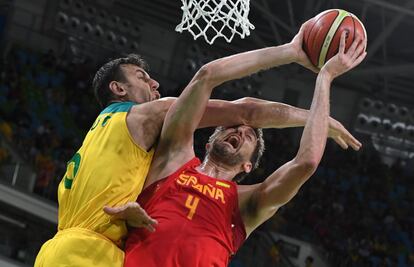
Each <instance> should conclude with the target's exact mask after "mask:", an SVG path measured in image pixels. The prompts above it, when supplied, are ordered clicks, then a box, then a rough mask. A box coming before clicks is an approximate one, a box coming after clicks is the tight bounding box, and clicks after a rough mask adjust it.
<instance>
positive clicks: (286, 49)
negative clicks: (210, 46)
mask: <svg viewBox="0 0 414 267" xmlns="http://www.w3.org/2000/svg"><path fill="white" fill-rule="evenodd" d="M299 35H303V28H302V29H301V31H300V32H299ZM295 38H296V39H294V41H292V42H291V43H289V44H286V45H281V46H276V47H270V48H264V49H258V50H254V51H250V52H245V53H240V54H236V55H233V56H229V57H225V58H221V59H217V60H214V61H212V62H210V63H208V64H206V65H204V66H202V67H201V69H200V70H199V71H198V72H197V73H196V75H195V76H194V78H193V79H192V80H191V81H190V83H189V84H188V85H187V87H186V88H185V89H184V91H183V92H182V93H181V95H180V97H179V98H178V99H177V100H176V101H175V102H174V103H173V104H172V105H171V107H170V109H169V110H168V112H167V115H166V118H165V120H164V125H163V128H162V130H161V136H160V140H159V143H158V146H157V151H156V155H155V157H154V161H153V162H152V167H151V170H150V173H149V176H148V178H147V182H146V185H148V184H151V183H153V182H154V181H156V180H157V179H160V177H165V176H167V175H169V174H170V173H172V172H173V171H175V170H176V169H177V168H178V167H179V166H181V165H182V164H183V163H185V162H186V161H188V160H189V159H190V158H192V157H194V151H193V147H192V144H193V133H194V131H195V130H196V129H197V127H198V125H199V124H200V121H201V119H202V117H203V114H204V112H205V110H206V106H207V103H208V100H209V98H210V95H211V93H212V90H213V88H215V87H216V86H218V85H220V84H221V83H223V82H226V81H229V80H234V79H238V78H241V77H243V76H247V75H250V74H253V73H255V72H258V71H260V70H263V69H268V68H270V67H275V66H278V65H282V64H288V63H291V62H301V59H299V58H298V55H299V54H300V53H298V52H297V51H296V50H295V49H301V48H300V46H298V45H297V42H298V41H297V40H298V39H297V37H295Z"/></svg>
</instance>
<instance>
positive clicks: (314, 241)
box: [0, 0, 414, 267]
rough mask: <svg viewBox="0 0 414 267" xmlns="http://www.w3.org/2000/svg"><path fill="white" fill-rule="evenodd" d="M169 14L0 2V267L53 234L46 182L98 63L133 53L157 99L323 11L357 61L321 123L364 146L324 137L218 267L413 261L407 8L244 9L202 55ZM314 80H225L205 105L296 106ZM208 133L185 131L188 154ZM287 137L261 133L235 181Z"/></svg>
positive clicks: (89, 98) (318, 5)
mask: <svg viewBox="0 0 414 267" xmlns="http://www.w3.org/2000/svg"><path fill="white" fill-rule="evenodd" d="M180 5H181V4H180V2H179V1H178V0H174V1H172V0H168V1H167V0H152V1H148V0H135V1H127V0H107V1H106V0H93V1H75V0H74V1H70V0H63V1H52V0H32V1H31V0H2V1H0V40H1V42H0V49H1V56H0V236H1V238H0V266H5V267H8V266H32V265H33V262H34V258H35V256H36V253H37V251H38V250H39V248H40V246H41V244H42V243H43V242H44V241H45V240H47V239H48V238H50V237H52V236H53V234H54V233H55V231H56V221H57V204H56V187H57V184H58V183H59V180H60V179H61V176H62V175H63V173H64V169H65V165H66V161H67V160H68V159H70V158H71V156H72V154H73V153H74V151H76V150H77V148H78V147H79V146H80V143H81V141H82V139H83V136H84V135H85V133H86V131H87V130H88V129H89V127H90V126H91V124H92V121H93V120H94V118H95V116H96V115H97V114H98V112H99V108H98V105H97V103H96V101H95V99H94V97H93V94H92V92H91V86H90V85H91V78H92V77H93V74H94V73H95V71H96V69H97V66H99V65H100V64H101V63H103V62H105V61H106V60H107V59H109V58H114V57H116V56H119V55H124V54H127V53H130V52H135V53H139V54H142V55H143V56H144V57H145V58H146V59H147V60H148V62H149V63H150V66H151V75H152V76H153V77H154V78H155V79H157V80H158V81H159V82H160V84H161V87H160V91H161V93H162V95H164V96H178V94H179V93H180V91H181V90H182V88H183V87H184V86H185V85H186V83H187V82H188V81H189V80H190V78H191V76H192V75H193V74H194V73H195V71H196V70H197V69H198V68H199V67H200V66H201V65H202V64H204V63H206V62H208V61H210V60H212V59H215V58H218V57H222V56H225V55H229V54H232V53H236V52H241V51H246V50H249V49H255V48H261V47H265V46H271V45H277V44H282V43H285V42H289V41H290V39H291V38H292V37H293V35H294V34H295V32H296V31H297V29H298V28H299V26H300V24H301V22H303V21H305V20H306V19H309V18H311V17H312V16H314V15H316V14H317V13H319V12H320V11H323V10H325V9H329V8H342V9H346V10H348V11H351V12H353V13H354V14H356V15H357V16H359V17H360V19H361V20H362V21H363V23H364V24H365V26H366V29H367V32H368V38H369V41H368V53H369V54H368V57H367V59H366V60H365V61H364V62H363V64H361V66H359V67H358V68H357V69H356V70H353V71H352V72H350V73H349V74H346V75H344V76H343V77H341V78H339V79H338V80H337V81H335V83H334V86H333V89H332V97H331V99H332V100H331V111H332V115H333V116H334V117H335V118H337V119H338V120H340V121H341V122H343V124H344V125H345V126H346V127H347V128H349V129H351V131H352V132H353V133H354V134H355V135H356V136H357V137H358V138H360V140H362V141H363V144H364V148H363V149H362V151H360V152H357V153H356V152H354V151H342V150H340V148H339V147H337V146H336V145H335V144H333V142H332V141H330V142H329V143H328V146H327V151H326V153H325V155H324V159H323V162H322V164H321V166H320V168H319V169H318V171H317V173H316V174H315V175H314V176H313V177H312V178H311V180H310V181H309V182H307V183H306V184H305V186H304V187H303V189H302V190H301V191H300V193H299V194H298V196H297V197H295V198H294V200H293V201H291V202H290V203H289V204H288V205H286V206H285V207H283V208H282V209H281V210H280V211H279V212H278V214H277V215H276V216H275V217H274V218H272V219H271V220H269V222H268V223H266V224H265V225H263V226H262V227H260V229H259V230H258V231H257V233H255V234H254V235H252V236H251V237H250V238H249V239H248V241H247V242H246V243H245V245H244V246H243V247H242V249H241V250H240V252H239V253H238V254H237V255H236V257H235V258H234V260H233V262H232V264H231V266H256V267H258V266H414V247H413V245H414V244H413V242H414V241H413V240H414V215H413V214H414V213H413V211H414V209H413V196H414V192H413V188H414V187H413V181H414V180H413V178H414V177H413V158H414V90H413V86H414V37H413V35H412V28H413V25H414V1H412V0H410V1H407V0H405V1H402V0H392V1H381V0H348V1H345V0H343V1H340V0H337V1H332V0H308V1H293V0H280V1H270V0H252V2H251V11H250V20H251V22H252V23H253V24H254V25H255V26H256V29H255V30H254V31H253V32H252V35H251V36H250V37H248V38H246V39H244V40H241V39H239V38H238V37H236V38H235V39H234V40H233V41H232V42H231V43H230V44H229V43H227V42H225V41H222V40H218V41H216V43H215V44H214V45H212V46H209V45H207V44H206V43H205V42H204V41H203V40H197V41H194V40H193V39H192V38H191V37H190V36H189V34H186V33H184V34H178V33H176V32H175V31H174V28H175V26H176V25H177V24H178V23H179V22H180V20H181V11H180ZM314 81H315V75H314V74H311V73H309V72H308V71H306V70H304V69H302V68H301V67H299V66H296V65H289V66H284V67H282V68H277V69H273V70H269V71H266V72H262V73H259V74H257V75H253V76H251V77H248V78H246V79H242V80H237V81H233V82H230V83H227V84H225V85H223V86H221V87H220V88H219V89H217V90H216V91H215V95H214V97H216V98H224V99H229V100H231V99H236V98H240V97H244V96H254V97H260V98H265V99H270V100H275V101H281V102H285V103H288V104H291V105H295V106H299V107H302V108H309V105H310V101H311V96H312V89H313V86H314ZM210 132H211V130H202V131H199V132H198V133H197V143H196V148H197V153H198V155H199V156H202V155H203V153H204V151H203V147H202V144H203V143H204V142H205V140H206V138H207V136H208V134H209V133H210ZM300 134H301V131H300V130H299V129H288V130H266V131H265V139H266V142H267V151H266V152H265V155H264V158H263V161H262V164H261V167H260V168H259V169H258V170H257V171H256V172H255V173H254V174H253V175H251V176H250V177H249V178H247V179H246V181H245V183H256V182H259V181H260V179H263V178H264V177H266V175H267V174H269V173H270V172H271V171H272V170H274V169H275V168H276V167H278V166H279V165H280V164H282V163H284V162H286V161H287V160H289V159H290V158H291V157H293V155H294V153H295V152H296V149H297V145H298V141H299V137H300ZM253 177H254V178H253ZM312 261H313V263H312Z"/></svg>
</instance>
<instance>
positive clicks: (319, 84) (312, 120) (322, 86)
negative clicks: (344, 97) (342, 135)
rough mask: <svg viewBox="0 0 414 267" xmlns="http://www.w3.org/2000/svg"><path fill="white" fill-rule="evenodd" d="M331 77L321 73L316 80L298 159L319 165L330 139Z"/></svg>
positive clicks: (323, 72)
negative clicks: (328, 138)
mask: <svg viewBox="0 0 414 267" xmlns="http://www.w3.org/2000/svg"><path fill="white" fill-rule="evenodd" d="M331 82H332V78H331V76H330V75H329V74H328V73H327V72H325V71H321V72H320V73H319V75H318V77H317V79H316V85H315V93H314V95H313V100H312V104H311V108H310V111H309V116H308V120H307V122H306V124H305V129H304V130H303V134H302V139H301V141H300V147H299V151H298V154H297V156H296V159H297V160H299V161H301V160H302V161H306V162H308V161H311V162H312V163H314V164H315V165H317V164H319V162H320V160H321V158H322V155H323V151H324V149H325V145H326V139H327V137H328V125H329V93H330V85H331Z"/></svg>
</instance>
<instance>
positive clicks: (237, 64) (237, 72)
mask: <svg viewBox="0 0 414 267" xmlns="http://www.w3.org/2000/svg"><path fill="white" fill-rule="evenodd" d="M295 57H296V54H295V51H294V50H293V49H292V46H291V44H284V45H280V46H275V47H268V48H263V49H258V50H253V51H249V52H244V53H240V54H236V55H232V56H228V57H224V58H220V59H217V60H214V61H212V62H210V63H208V64H207V65H205V66H206V67H208V68H210V69H211V77H210V79H211V82H212V86H213V87H216V86H218V85H220V84H221V83H223V82H226V81H229V80H235V79H239V78H241V77H245V76H248V75H250V74H253V73H256V72H258V71H260V70H264V69H269V68H271V67H276V66H279V65H283V64H289V63H292V62H294V61H295Z"/></svg>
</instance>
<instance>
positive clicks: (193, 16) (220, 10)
mask: <svg viewBox="0 0 414 267" xmlns="http://www.w3.org/2000/svg"><path fill="white" fill-rule="evenodd" d="M181 2H182V3H183V5H182V7H181V9H182V10H183V17H182V20H181V23H180V24H178V25H177V27H176V28H175V30H176V31H177V32H183V31H185V30H186V31H189V32H190V33H191V34H192V35H193V37H194V40H195V39H197V38H198V37H200V36H202V37H204V39H205V40H206V42H207V43H209V44H213V42H214V41H215V40H216V39H217V38H218V37H223V38H224V39H226V41H227V42H231V40H232V39H233V37H234V35H236V34H238V35H240V37H241V38H242V39H243V38H244V37H246V36H249V35H250V30H253V29H254V26H253V25H252V24H251V23H250V21H249V19H248V15H249V11H250V0H181Z"/></svg>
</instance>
